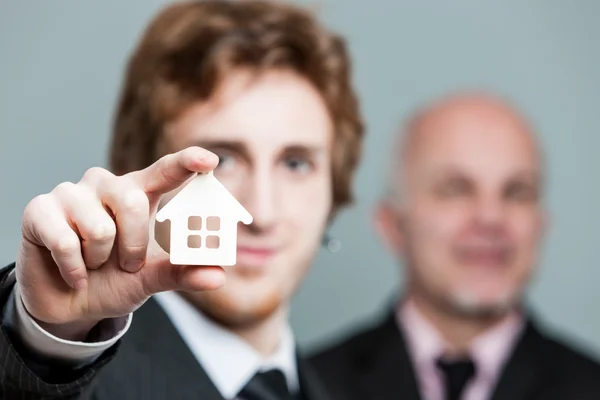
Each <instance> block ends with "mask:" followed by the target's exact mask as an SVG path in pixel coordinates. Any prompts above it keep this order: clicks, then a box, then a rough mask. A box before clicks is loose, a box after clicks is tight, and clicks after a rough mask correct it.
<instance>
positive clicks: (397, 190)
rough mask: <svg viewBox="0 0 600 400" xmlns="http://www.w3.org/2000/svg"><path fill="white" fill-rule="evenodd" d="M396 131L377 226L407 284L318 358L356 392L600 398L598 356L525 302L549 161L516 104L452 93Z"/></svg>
mask: <svg viewBox="0 0 600 400" xmlns="http://www.w3.org/2000/svg"><path fill="white" fill-rule="evenodd" d="M403 132H404V135H401V136H400V137H399V138H398V146H397V148H396V152H397V153H396V156H395V157H394V168H393V171H392V172H393V173H392V174H391V179H390V190H389V192H388V195H387V197H386V198H384V199H383V201H382V202H381V204H379V206H378V208H377V212H376V223H377V226H378V229H379V233H380V234H381V237H382V238H383V240H384V241H385V242H386V244H387V245H388V247H389V248H390V249H391V251H392V252H393V253H394V254H395V255H396V256H397V257H398V259H399V260H402V261H403V264H404V265H405V269H406V271H405V272H406V279H405V282H406V285H405V288H404V292H403V296H402V298H401V300H400V301H399V302H398V303H397V304H395V307H394V309H393V311H391V312H389V313H388V315H386V318H385V319H384V321H382V322H379V323H378V324H377V325H376V326H374V327H370V328H368V329H367V330H364V331H361V332H359V333H357V334H355V335H354V336H352V337H351V338H348V339H346V340H344V341H343V342H341V343H337V344H336V345H335V346H333V347H330V348H329V349H327V350H325V351H323V352H321V353H320V354H318V355H316V356H315V357H314V358H313V360H312V361H313V363H314V365H315V366H317V368H319V369H320V371H321V373H322V374H323V377H325V378H326V381H327V382H329V383H330V385H331V388H332V390H333V391H334V392H336V393H337V394H338V395H339V396H340V398H344V399H348V400H354V399H356V400H359V399H360V400H363V399H369V400H377V399H386V400H389V399H395V398H397V399H403V400H412V399H415V400H416V399H423V400H425V399H427V400H485V399H492V400H538V399H539V400H542V399H543V400H552V399H556V400H586V399H590V400H591V399H600V365H599V364H598V363H596V361H594V360H592V359H590V358H588V357H587V356H585V355H584V354H582V352H580V351H578V350H575V349H574V348H571V347H569V346H568V345H566V344H564V343H563V342H561V341H559V340H557V339H556V338H551V337H550V336H549V334H547V333H543V332H542V328H541V327H540V325H539V322H538V321H534V318H533V316H532V315H531V313H530V311H529V310H528V309H526V307H525V306H524V305H523V301H522V299H523V295H524V291H525V289H526V286H527V284H528V282H529V281H530V278H531V276H532V274H533V272H534V268H535V265H536V263H537V261H538V256H539V251H540V245H541V242H542V239H543V234H544V231H545V228H546V218H547V217H546V213H545V210H544V206H543V196H542V194H543V180H544V171H543V162H542V155H541V151H540V148H539V147H538V143H537V142H536V138H535V134H534V132H533V131H532V128H531V127H530V126H529V125H528V124H527V122H526V121H525V119H524V118H523V117H522V116H521V115H520V114H519V112H518V111H517V110H515V109H513V108H512V107H511V106H509V105H508V104H506V103H504V102H503V101H501V100H499V99H497V98H495V97H493V96H489V95H483V94H460V95H454V96H451V97H447V98H443V99H441V100H438V101H436V102H435V103H433V104H431V105H429V106H428V107H426V108H424V109H423V110H421V111H420V112H419V113H418V114H416V115H415V116H414V117H413V118H412V119H411V121H410V123H409V124H408V125H407V128H406V129H404V130H403Z"/></svg>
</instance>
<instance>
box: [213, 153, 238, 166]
mask: <svg viewBox="0 0 600 400" xmlns="http://www.w3.org/2000/svg"><path fill="white" fill-rule="evenodd" d="M217 155H218V156H219V164H218V165H217V168H216V169H231V168H234V167H235V161H236V160H235V157H233V156H232V155H229V154H217Z"/></svg>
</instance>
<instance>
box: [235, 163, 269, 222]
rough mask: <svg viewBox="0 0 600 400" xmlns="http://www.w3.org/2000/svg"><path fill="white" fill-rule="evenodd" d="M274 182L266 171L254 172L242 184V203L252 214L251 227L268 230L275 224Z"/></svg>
mask: <svg viewBox="0 0 600 400" xmlns="http://www.w3.org/2000/svg"><path fill="white" fill-rule="evenodd" d="M275 189H276V188H275V183H274V182H273V179H272V177H271V176H270V175H269V174H268V173H266V172H256V173H254V174H253V175H252V176H251V177H249V179H248V180H247V181H246V182H245V184H244V185H243V196H242V198H241V202H242V205H243V206H244V207H245V208H246V210H248V212H249V213H250V214H251V215H252V224H250V226H249V227H250V228H251V229H255V230H268V229H269V228H271V227H272V226H273V225H274V224H275V219H276V215H277V209H278V205H277V199H276V193H275V191H276V190H275Z"/></svg>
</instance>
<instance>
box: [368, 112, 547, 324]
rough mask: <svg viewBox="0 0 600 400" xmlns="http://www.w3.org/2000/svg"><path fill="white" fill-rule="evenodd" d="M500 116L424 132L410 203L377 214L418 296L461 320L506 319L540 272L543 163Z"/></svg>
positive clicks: (441, 121)
mask: <svg viewBox="0 0 600 400" xmlns="http://www.w3.org/2000/svg"><path fill="white" fill-rule="evenodd" d="M502 116H503V114H501V113H499V112H497V110H496V111H494V110H488V109H485V108H483V109H474V110H472V111H469V110H468V109H465V110H462V111H456V112H453V111H447V112H446V113H445V114H442V115H440V116H438V117H435V118H432V119H431V120H430V121H427V122H423V123H422V124H421V126H420V127H419V133H418V134H417V135H414V137H413V142H412V144H410V145H409V147H408V148H409V149H410V150H409V153H410V154H408V155H407V159H406V168H407V169H406V175H405V176H406V182H405V185H406V187H405V191H406V193H405V195H406V198H404V199H403V202H402V203H401V205H400V206H399V207H398V208H397V209H395V210H392V209H388V210H386V211H385V212H384V213H382V214H380V215H381V216H382V218H386V219H387V220H388V222H385V223H387V224H388V230H387V232H388V233H387V236H388V240H391V241H392V243H393V245H394V247H395V248H396V249H397V250H399V251H400V252H401V253H402V255H404V256H405V257H406V264H407V267H408V272H409V275H410V279H411V281H412V290H414V291H415V292H416V293H418V294H419V295H420V296H421V297H422V298H425V299H427V300H429V301H432V302H433V303H434V304H437V305H438V306H443V307H445V308H446V309H450V310H452V311H454V312H460V313H462V314H468V315H489V314H490V313H498V312H503V311H506V310H507V309H508V308H509V307H511V306H513V305H514V303H515V302H516V301H518V300H519V297H520V295H521V293H522V290H523V288H524V286H525V284H526V282H527V280H528V278H529V276H530V274H531V272H532V270H533V268H534V266H535V264H536V262H537V257H538V246H539V242H540V239H541V235H542V226H543V212H542V207H541V203H540V194H541V193H540V190H541V188H540V160H539V155H538V153H537V150H536V147H535V143H534V142H533V140H532V138H531V137H530V136H529V135H528V134H527V133H526V132H525V131H524V129H525V128H524V127H523V126H522V125H521V124H519V123H518V122H517V121H516V120H515V119H514V118H512V119H511V118H503V117H502ZM389 221H394V222H393V224H395V225H394V227H391V228H390V227H389V224H390V222H389Z"/></svg>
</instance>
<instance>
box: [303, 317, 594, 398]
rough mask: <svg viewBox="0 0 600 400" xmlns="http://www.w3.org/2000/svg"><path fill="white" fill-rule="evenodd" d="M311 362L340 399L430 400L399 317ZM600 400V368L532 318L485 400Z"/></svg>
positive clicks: (359, 335)
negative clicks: (422, 389)
mask: <svg viewBox="0 0 600 400" xmlns="http://www.w3.org/2000/svg"><path fill="white" fill-rule="evenodd" d="M309 361H310V362H311V363H312V365H313V366H314V367H315V369H316V370H317V371H318V373H319V376H320V377H321V378H322V379H323V382H325V383H326V385H327V386H328V387H327V388H328V389H329V391H330V393H331V394H332V395H333V396H334V397H335V398H340V399H347V400H365V399H368V400H384V399H385V400H390V399H402V400H426V399H424V398H422V397H421V395H420V393H419V388H418V383H417V377H416V375H415V370H414V368H413V365H412V361H411V359H410V356H409V353H408V348H407V344H406V341H405V338H404V337H403V334H402V331H401V329H399V326H398V323H397V319H396V315H395V311H394V312H390V313H389V314H388V315H387V316H386V317H385V318H384V319H383V321H380V322H379V323H376V324H375V325H374V326H371V327H368V328H366V329H363V330H361V331H359V332H358V333H356V334H354V335H350V336H349V337H348V338H346V339H344V340H341V341H339V342H338V343H336V344H334V345H333V346H329V347H327V348H325V349H323V350H321V351H318V352H316V353H315V354H313V355H312V356H311V357H310V358H309ZM598 399H600V364H598V363H597V362H596V361H594V360H592V359H591V358H588V357H586V356H584V355H582V354H581V353H579V352H577V351H576V350H574V349H571V348H569V347H568V346H567V345H565V344H563V343H561V342H559V341H557V340H555V339H553V338H551V337H550V336H548V335H545V334H543V333H542V332H541V331H540V329H539V328H538V326H537V324H536V323H535V322H534V321H533V319H532V318H529V319H528V321H527V324H526V327H525V329H524V331H523V333H522V334H521V336H520V338H519V340H518V342H517V345H516V346H515V348H514V350H513V352H512V354H511V355H510V356H509V358H508V361H507V362H506V364H505V366H504V368H503V370H502V372H501V374H500V378H499V381H498V383H497V385H496V387H495V389H494V390H493V395H492V397H491V399H482V400H598Z"/></svg>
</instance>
